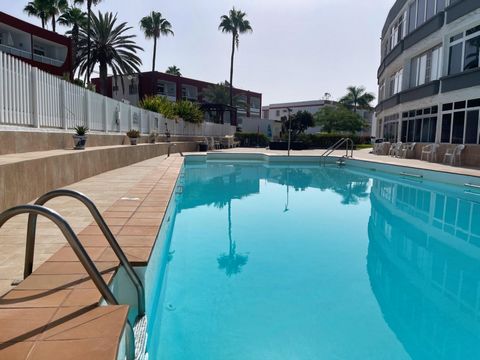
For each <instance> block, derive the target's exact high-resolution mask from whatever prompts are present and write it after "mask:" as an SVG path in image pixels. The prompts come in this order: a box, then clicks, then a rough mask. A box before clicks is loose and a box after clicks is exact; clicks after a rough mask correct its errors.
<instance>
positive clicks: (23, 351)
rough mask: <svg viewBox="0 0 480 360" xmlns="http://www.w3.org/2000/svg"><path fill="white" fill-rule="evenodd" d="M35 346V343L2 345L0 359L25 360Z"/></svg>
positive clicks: (0, 345) (0, 346)
mask: <svg viewBox="0 0 480 360" xmlns="http://www.w3.org/2000/svg"><path fill="white" fill-rule="evenodd" d="M33 346H34V342H33V341H24V342H17V343H3V344H0V359H2V360H25V359H26V358H27V357H28V354H29V353H30V351H31V350H32V348H33Z"/></svg>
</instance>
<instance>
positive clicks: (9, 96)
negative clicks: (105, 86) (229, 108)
mask: <svg viewBox="0 0 480 360" xmlns="http://www.w3.org/2000/svg"><path fill="white" fill-rule="evenodd" d="M0 50H1V49H0ZM3 125H9V126H12V127H25V128H29V129H35V128H37V129H40V128H45V129H60V130H70V129H73V128H74V127H75V126H78V125H84V126H88V127H89V128H90V129H91V130H92V131H98V132H108V133H125V132H126V131H128V130H129V129H138V130H140V131H141V132H142V133H144V134H148V133H150V132H153V131H155V132H158V133H160V134H164V133H165V132H166V131H167V130H168V131H169V132H170V134H172V135H173V136H175V135H177V136H225V135H233V134H234V132H235V126H231V125H230V124H213V123H208V122H204V123H203V124H199V125H196V124H192V123H188V122H186V121H183V120H182V119H180V120H177V121H175V120H170V119H165V118H164V117H163V116H162V115H161V114H158V113H154V112H151V111H148V110H144V109H140V108H138V107H135V106H131V105H129V104H126V103H123V102H121V101H117V100H114V99H111V98H108V97H106V96H103V95H100V94H97V93H95V92H92V91H89V90H87V89H85V88H82V87H80V86H77V85H74V84H72V83H69V82H67V81H64V80H62V79H60V78H58V77H56V76H53V75H50V74H48V73H46V72H43V71H41V70H39V69H37V68H35V67H33V66H30V65H28V64H26V63H25V62H23V61H20V60H19V59H16V58H14V57H12V56H10V55H7V54H5V53H4V52H1V51H0V130H1V126H3ZM3 128H4V129H5V128H6V127H5V126H4V127H3Z"/></svg>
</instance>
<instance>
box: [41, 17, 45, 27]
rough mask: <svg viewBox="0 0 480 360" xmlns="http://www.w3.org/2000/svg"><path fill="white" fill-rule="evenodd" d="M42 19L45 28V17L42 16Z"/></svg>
mask: <svg viewBox="0 0 480 360" xmlns="http://www.w3.org/2000/svg"><path fill="white" fill-rule="evenodd" d="M40 19H41V20H42V29H45V18H44V17H43V16H42V17H40Z"/></svg>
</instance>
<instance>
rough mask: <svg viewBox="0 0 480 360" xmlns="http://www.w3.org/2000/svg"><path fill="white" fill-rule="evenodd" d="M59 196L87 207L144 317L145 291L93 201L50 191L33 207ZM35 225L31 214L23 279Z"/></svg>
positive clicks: (30, 257)
mask: <svg viewBox="0 0 480 360" xmlns="http://www.w3.org/2000/svg"><path fill="white" fill-rule="evenodd" d="M59 196H67V197H72V198H74V199H77V200H79V201H80V202H81V203H83V204H84V205H85V206H86V207H87V209H88V210H89V211H90V214H92V216H93V218H94V220H95V222H96V223H97V225H98V226H99V228H100V230H101V231H102V233H103V235H104V236H105V238H106V239H107V241H108V243H109V244H110V246H111V247H112V250H113V252H114V253H115V255H117V257H118V259H119V260H120V263H121V264H122V265H123V267H124V268H125V271H126V272H127V275H128V276H129V278H130V279H131V280H132V282H133V284H134V285H135V288H136V289H137V301H138V315H139V316H143V315H145V290H144V287H143V284H142V282H141V280H140V278H139V277H138V275H137V273H136V272H135V270H133V267H132V265H131V264H130V262H129V261H128V259H127V257H126V255H125V253H124V252H123V250H122V248H121V247H120V245H118V242H117V240H116V239H115V236H113V234H112V232H111V231H110V228H109V227H108V225H107V223H106V222H105V220H104V219H103V217H102V215H101V214H100V211H98V209H97V207H96V206H95V204H94V203H93V201H92V200H90V199H89V198H88V197H87V196H85V195H84V194H82V193H81V192H78V191H74V190H69V189H58V190H53V191H50V192H48V193H46V194H44V195H42V196H40V197H39V198H38V199H37V201H35V205H40V206H41V205H44V204H45V203H46V202H47V201H49V200H51V199H53V198H56V197H59ZM36 225H37V214H35V213H31V214H30V215H29V216H28V229H27V248H26V251H25V265H24V272H23V276H24V278H25V277H27V276H28V275H30V274H31V273H32V269H33V257H34V251H35V234H36Z"/></svg>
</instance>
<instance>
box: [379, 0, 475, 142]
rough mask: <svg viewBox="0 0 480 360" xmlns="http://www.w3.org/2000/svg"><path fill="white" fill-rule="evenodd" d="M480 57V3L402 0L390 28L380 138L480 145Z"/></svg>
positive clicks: (385, 50)
mask: <svg viewBox="0 0 480 360" xmlns="http://www.w3.org/2000/svg"><path fill="white" fill-rule="evenodd" d="M479 59H480V0H397V1H396V2H395V4H394V6H393V7H392V9H391V10H390V13H389V15H388V17H387V20H386V23H385V26H384V28H383V31H382V46H381V65H380V67H379V69H378V84H379V91H378V93H379V94H378V100H379V104H378V106H377V108H376V118H377V120H376V123H375V124H374V125H373V127H372V134H374V135H376V136H377V137H379V138H384V139H385V140H388V141H402V142H423V143H432V142H436V143H445V144H462V143H463V144H478V143H479V134H480V133H479V131H480V126H479V120H480V117H479V114H480V67H479V65H480V62H479Z"/></svg>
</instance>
